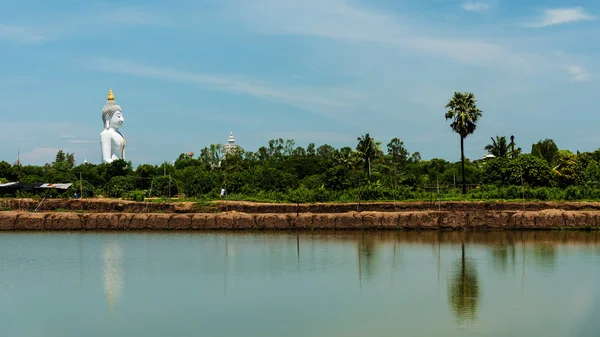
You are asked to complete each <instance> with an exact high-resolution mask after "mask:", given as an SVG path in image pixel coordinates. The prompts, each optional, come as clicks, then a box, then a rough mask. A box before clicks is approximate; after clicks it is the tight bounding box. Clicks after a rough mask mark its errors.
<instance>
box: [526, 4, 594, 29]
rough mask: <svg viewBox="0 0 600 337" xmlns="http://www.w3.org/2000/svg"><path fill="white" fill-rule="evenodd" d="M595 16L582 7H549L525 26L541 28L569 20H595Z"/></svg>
mask: <svg viewBox="0 0 600 337" xmlns="http://www.w3.org/2000/svg"><path fill="white" fill-rule="evenodd" d="M595 19H596V17H595V16H593V15H591V14H589V13H587V12H586V11H585V10H584V9H583V7H571V8H550V9H546V10H545V11H544V13H543V14H542V16H541V17H540V19H539V20H538V21H537V22H534V23H530V24H527V25H526V26H529V27H535V28H541V27H547V26H553V25H559V24H564V23H569V22H577V21H589V20H595Z"/></svg>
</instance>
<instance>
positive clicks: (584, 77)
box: [567, 65, 592, 82]
mask: <svg viewBox="0 0 600 337" xmlns="http://www.w3.org/2000/svg"><path fill="white" fill-rule="evenodd" d="M567 70H568V71H569V73H570V74H571V81H573V82H586V81H589V80H591V78H592V75H590V73H588V72H587V71H586V70H585V69H584V68H583V67H581V66H578V65H570V66H567Z"/></svg>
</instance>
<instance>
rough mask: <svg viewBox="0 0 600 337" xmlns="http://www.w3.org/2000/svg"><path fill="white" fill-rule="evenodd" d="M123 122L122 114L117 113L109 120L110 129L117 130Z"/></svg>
mask: <svg viewBox="0 0 600 337" xmlns="http://www.w3.org/2000/svg"><path fill="white" fill-rule="evenodd" d="M123 121H124V119H123V113H122V112H121V111H117V112H115V113H114V114H113V115H112V117H111V118H110V127H111V128H115V129H118V128H120V127H121V126H122V125H123Z"/></svg>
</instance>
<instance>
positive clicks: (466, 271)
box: [448, 242, 479, 323]
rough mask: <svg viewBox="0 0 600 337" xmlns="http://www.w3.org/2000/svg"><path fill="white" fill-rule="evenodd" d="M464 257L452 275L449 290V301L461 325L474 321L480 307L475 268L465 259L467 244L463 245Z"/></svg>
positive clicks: (462, 256)
mask: <svg viewBox="0 0 600 337" xmlns="http://www.w3.org/2000/svg"><path fill="white" fill-rule="evenodd" d="M461 248H462V255H461V259H460V261H457V262H458V263H457V264H458V265H459V266H457V267H456V269H455V271H454V273H453V274H454V275H452V280H451V282H450V284H449V289H448V300H449V301H450V306H451V307H452V311H453V312H454V315H455V317H456V319H457V321H458V322H459V323H461V322H464V321H473V320H475V318H476V314H477V308H478V305H479V280H478V278H477V271H476V270H475V266H474V265H473V264H472V263H471V262H470V261H468V260H467V259H466V257H465V244H464V242H463V243H462V245H461Z"/></svg>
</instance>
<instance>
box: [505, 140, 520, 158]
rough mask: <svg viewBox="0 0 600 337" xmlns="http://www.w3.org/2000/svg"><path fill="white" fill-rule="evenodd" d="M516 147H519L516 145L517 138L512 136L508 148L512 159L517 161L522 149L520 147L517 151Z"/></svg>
mask: <svg viewBox="0 0 600 337" xmlns="http://www.w3.org/2000/svg"><path fill="white" fill-rule="evenodd" d="M515 146H517V144H515V136H510V143H509V144H508V147H509V148H510V158H511V159H515V158H517V157H518V156H519V155H520V154H521V148H520V147H518V148H516V149H515Z"/></svg>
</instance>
